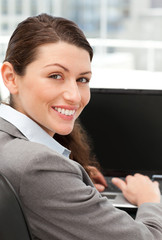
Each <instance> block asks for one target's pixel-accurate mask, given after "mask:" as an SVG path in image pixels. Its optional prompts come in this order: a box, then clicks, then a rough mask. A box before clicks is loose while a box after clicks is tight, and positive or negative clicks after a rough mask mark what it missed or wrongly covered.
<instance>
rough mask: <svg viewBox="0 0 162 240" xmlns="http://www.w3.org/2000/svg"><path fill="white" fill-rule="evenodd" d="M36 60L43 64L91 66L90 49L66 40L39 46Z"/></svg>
mask: <svg viewBox="0 0 162 240" xmlns="http://www.w3.org/2000/svg"><path fill="white" fill-rule="evenodd" d="M35 62H39V64H41V66H45V65H48V64H52V63H56V62H58V63H62V64H66V65H68V64H70V63H72V64H73V65H74V66H76V65H78V66H77V67H79V66H84V67H85V66H87V68H90V64H91V61H90V56H89V53H88V51H86V50H85V49H83V48H80V47H77V46H75V45H72V44H69V43H66V42H57V43H48V44H43V45H41V46H39V47H38V48H37V52H36V58H35Z"/></svg>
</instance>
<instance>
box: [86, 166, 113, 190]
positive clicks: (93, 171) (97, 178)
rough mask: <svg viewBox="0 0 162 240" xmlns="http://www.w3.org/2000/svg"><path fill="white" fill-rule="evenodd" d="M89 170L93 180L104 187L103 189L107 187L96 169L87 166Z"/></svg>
mask: <svg viewBox="0 0 162 240" xmlns="http://www.w3.org/2000/svg"><path fill="white" fill-rule="evenodd" d="M89 169H90V171H91V177H92V178H93V180H95V181H97V182H98V183H100V184H102V185H104V186H105V187H107V186H108V185H107V182H106V180H105V178H104V176H103V174H102V173H101V172H100V171H99V170H98V169H97V168H96V167H92V166H89Z"/></svg>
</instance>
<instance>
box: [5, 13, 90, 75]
mask: <svg viewBox="0 0 162 240" xmlns="http://www.w3.org/2000/svg"><path fill="white" fill-rule="evenodd" d="M58 41H64V42H67V43H69V44H73V45H75V46H77V47H80V48H83V49H85V50H86V51H87V52H88V53H89V56H90V60H92V57H93V50H92V48H91V46H90V44H89V43H88V41H87V39H86V37H85V35H84V33H83V32H82V31H81V30H80V29H79V27H78V26H77V25H76V24H75V23H74V22H72V21H70V20H67V19H65V18H61V17H53V16H50V15H47V14H41V15H38V16H34V17H29V18H27V19H26V20H24V21H22V22H21V23H19V24H18V26H17V28H16V29H15V31H14V32H13V34H12V36H11V38H10V41H9V43H8V48H7V51H6V57H5V60H4V61H8V62H10V63H11V64H12V65H13V68H14V70H15V72H16V73H17V74H18V75H21V76H22V75H24V74H25V68H26V66H27V65H28V64H29V63H31V62H32V61H34V60H35V59H36V57H37V54H36V53H37V51H36V50H37V47H39V46H40V45H43V44H46V43H56V42H58Z"/></svg>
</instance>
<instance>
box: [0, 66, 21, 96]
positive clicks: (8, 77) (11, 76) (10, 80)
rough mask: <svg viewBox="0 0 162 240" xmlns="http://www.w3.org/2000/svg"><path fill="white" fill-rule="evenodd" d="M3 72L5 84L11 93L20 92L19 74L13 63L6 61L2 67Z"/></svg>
mask: <svg viewBox="0 0 162 240" xmlns="http://www.w3.org/2000/svg"><path fill="white" fill-rule="evenodd" d="M1 74H2V79H3V82H4V85H5V86H6V87H7V88H8V90H9V92H10V93H11V94H17V93H18V84H17V74H16V73H15V71H14V68H13V66H12V64H11V63H9V62H4V63H3V64H2V67H1Z"/></svg>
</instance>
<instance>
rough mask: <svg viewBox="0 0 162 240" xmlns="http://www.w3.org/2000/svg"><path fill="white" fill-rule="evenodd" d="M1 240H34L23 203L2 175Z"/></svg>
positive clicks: (0, 194)
mask: <svg viewBox="0 0 162 240" xmlns="http://www.w3.org/2000/svg"><path fill="white" fill-rule="evenodd" d="M0 239H1V240H32V239H33V238H32V235H31V232H30V229H29V225H28V222H27V219H26V217H25V215H24V212H23V208H22V205H21V202H20V200H19V198H18V196H17V194H16V192H15V190H14V188H13V187H12V185H11V183H10V182H9V181H8V179H7V178H6V177H5V176H4V175H3V174H1V173H0Z"/></svg>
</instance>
